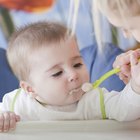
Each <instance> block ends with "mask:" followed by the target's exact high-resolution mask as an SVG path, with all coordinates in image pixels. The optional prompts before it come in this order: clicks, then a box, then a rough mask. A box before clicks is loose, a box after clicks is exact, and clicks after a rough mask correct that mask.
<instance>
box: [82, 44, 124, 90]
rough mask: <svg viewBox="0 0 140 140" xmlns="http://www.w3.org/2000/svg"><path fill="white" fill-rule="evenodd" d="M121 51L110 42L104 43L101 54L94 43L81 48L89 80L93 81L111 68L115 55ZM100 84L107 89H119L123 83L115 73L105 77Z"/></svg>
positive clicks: (122, 86)
mask: <svg viewBox="0 0 140 140" xmlns="http://www.w3.org/2000/svg"><path fill="white" fill-rule="evenodd" d="M122 52H123V51H122V50H121V49H119V48H118V47H116V46H114V45H112V44H105V46H104V49H103V54H100V53H99V50H98V49H97V45H96V44H94V45H92V46H89V47H86V48H84V49H82V50H81V55H82V57H83V59H84V62H85V64H86V65H87V68H88V71H89V73H90V77H91V82H94V81H95V80H97V79H99V78H100V77H101V76H102V75H103V74H105V73H106V72H108V71H109V70H111V69H112V64H113V62H114V60H115V58H116V56H117V55H118V54H120V53H122ZM100 86H101V87H105V88H107V89H108V90H109V91H111V90H117V91H120V90H122V89H123V88H124V86H125V85H124V83H123V82H122V81H121V80H120V79H119V77H118V76H117V75H113V76H111V77H109V78H108V79H106V80H105V81H104V82H103V83H102V84H101V85H100Z"/></svg>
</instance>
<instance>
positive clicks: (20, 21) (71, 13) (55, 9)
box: [0, 0, 137, 50]
mask: <svg viewBox="0 0 140 140" xmlns="http://www.w3.org/2000/svg"><path fill="white" fill-rule="evenodd" d="M92 3H93V0H39V1H37V0H0V47H2V48H6V47H7V41H8V38H9V36H10V34H11V33H12V32H13V31H14V29H16V28H17V27H20V26H22V25H24V24H27V23H30V22H36V21H39V20H54V21H61V22H63V23H64V24H66V25H67V26H69V27H70V28H74V31H75V33H76V35H77V38H78V43H79V48H80V49H82V48H84V47H87V46H89V45H91V44H93V43H94V42H95V41H96V40H95V34H94V24H93V20H94V19H93V4H92ZM101 19H102V23H101V24H102V25H101V28H102V33H103V35H104V42H109V43H110V42H111V43H116V44H117V45H118V46H119V47H120V48H121V49H123V50H128V49H130V48H134V47H136V45H137V43H136V41H135V40H134V39H133V38H132V39H125V38H124V37H123V35H122V32H121V31H120V30H117V29H116V28H115V27H112V25H110V24H109V23H108V21H107V20H106V18H105V17H103V16H101ZM72 26H74V27H72ZM116 40H117V41H116Z"/></svg>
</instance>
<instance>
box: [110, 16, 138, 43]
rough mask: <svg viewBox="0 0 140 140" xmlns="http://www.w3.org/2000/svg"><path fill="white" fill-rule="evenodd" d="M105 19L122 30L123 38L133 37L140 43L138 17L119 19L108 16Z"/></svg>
mask: <svg viewBox="0 0 140 140" xmlns="http://www.w3.org/2000/svg"><path fill="white" fill-rule="evenodd" d="M107 18H108V20H109V21H110V23H112V24H113V25H114V26H116V27H119V28H121V29H122V30H123V34H124V36H125V37H127V38H129V37H131V36H133V37H134V38H135V39H136V40H137V41H138V42H140V15H137V16H133V17H124V18H121V17H116V16H114V15H111V14H110V15H108V16H107Z"/></svg>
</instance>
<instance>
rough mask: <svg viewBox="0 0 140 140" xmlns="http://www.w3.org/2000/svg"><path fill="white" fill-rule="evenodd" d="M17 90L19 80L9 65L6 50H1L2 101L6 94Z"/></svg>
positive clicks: (0, 93)
mask: <svg viewBox="0 0 140 140" xmlns="http://www.w3.org/2000/svg"><path fill="white" fill-rule="evenodd" d="M16 88H18V80H17V79H16V77H15V76H14V74H13V73H12V71H11V69H10V67H9V65H8V63H7V59H6V50H5V49H3V48H0V101H1V100H2V97H3V95H4V94H5V93H7V92H10V91H12V90H13V89H16Z"/></svg>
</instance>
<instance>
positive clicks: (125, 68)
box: [113, 49, 140, 84]
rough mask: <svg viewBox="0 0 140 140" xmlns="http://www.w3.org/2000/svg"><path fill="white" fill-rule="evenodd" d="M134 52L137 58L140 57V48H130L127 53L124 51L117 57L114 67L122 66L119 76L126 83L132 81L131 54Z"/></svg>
mask: <svg viewBox="0 0 140 140" xmlns="http://www.w3.org/2000/svg"><path fill="white" fill-rule="evenodd" d="M132 53H133V54H134V55H135V56H136V57H137V58H140V49H137V50H130V51H128V52H126V53H122V54H121V55H118V56H117V57H116V60H115V61H114V64H113V67H114V68H118V67H119V68H120V69H121V71H120V72H119V74H118V75H119V77H120V79H121V80H123V82H124V83H125V84H127V83H128V82H129V81H130V78H131V67H130V55H131V54H132Z"/></svg>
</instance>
